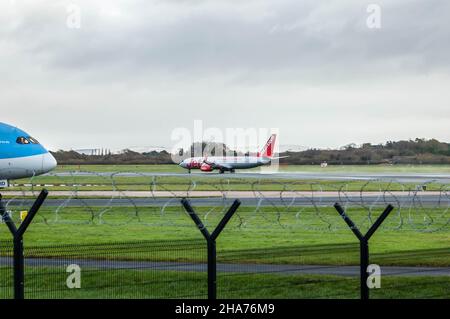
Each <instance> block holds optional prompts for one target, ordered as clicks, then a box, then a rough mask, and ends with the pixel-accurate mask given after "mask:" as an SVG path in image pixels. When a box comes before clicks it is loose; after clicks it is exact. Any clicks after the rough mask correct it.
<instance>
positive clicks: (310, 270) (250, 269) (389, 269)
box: [0, 257, 450, 277]
mask: <svg viewBox="0 0 450 319" xmlns="http://www.w3.org/2000/svg"><path fill="white" fill-rule="evenodd" d="M11 263H12V259H11V258H9V257H0V265H11ZM25 264H26V265H27V266H41V267H42V266H62V265H70V264H77V265H79V266H80V267H82V268H90V267H92V268H103V269H130V270H131V269H139V270H149V271H192V272H204V271H206V269H207V265H206V264H198V263H178V262H145V261H115V260H89V259H64V258H26V259H25ZM381 270H382V273H383V276H450V268H449V267H405V266H401V267H399V266H385V267H382V268H381ZM217 271H218V272H219V273H220V272H223V273H265V274H270V273H272V274H280V275H293V274H296V275H336V276H351V277H353V276H359V271H360V268H359V266H321V265H269V264H236V263H233V264H224V263H218V264H217Z"/></svg>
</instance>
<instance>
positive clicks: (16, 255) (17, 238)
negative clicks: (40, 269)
mask: <svg viewBox="0 0 450 319" xmlns="http://www.w3.org/2000/svg"><path fill="white" fill-rule="evenodd" d="M47 196H48V191H47V190H46V189H44V190H42V191H41V193H40V194H39V196H38V198H37V199H36V201H35V202H34V204H33V206H32V207H31V209H30V211H29V212H28V215H27V217H26V218H25V219H24V221H23V222H22V223H21V224H20V226H19V228H16V225H15V224H14V221H13V220H12V219H11V216H9V214H8V213H7V212H6V208H5V205H4V204H3V201H2V196H1V195H0V215H1V216H2V218H3V220H4V222H5V224H6V226H7V227H8V229H9V231H10V232H11V234H12V235H13V249H14V251H13V267H14V299H25V256H24V252H23V250H24V249H23V235H24V233H25V232H26V231H27V229H28V226H30V224H31V222H32V221H33V218H34V216H35V215H36V213H37V212H38V211H39V209H40V208H41V206H42V204H43V203H44V201H45V199H46V198H47Z"/></svg>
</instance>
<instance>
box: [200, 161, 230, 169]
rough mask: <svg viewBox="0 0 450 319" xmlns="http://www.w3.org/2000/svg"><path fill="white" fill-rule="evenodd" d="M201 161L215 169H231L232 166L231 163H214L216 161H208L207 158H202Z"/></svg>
mask: <svg viewBox="0 0 450 319" xmlns="http://www.w3.org/2000/svg"><path fill="white" fill-rule="evenodd" d="M203 163H205V164H208V165H209V166H211V167H212V168H215V169H221V168H223V169H233V167H232V166H231V165H228V164H218V163H216V162H210V161H208V159H207V158H205V159H204V160H203Z"/></svg>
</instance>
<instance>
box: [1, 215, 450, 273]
mask: <svg viewBox="0 0 450 319" xmlns="http://www.w3.org/2000/svg"><path fill="white" fill-rule="evenodd" d="M197 210H198V212H199V214H200V216H201V218H202V219H203V221H204V222H205V224H206V225H207V227H208V228H209V229H212V228H213V227H214V226H215V225H217V223H218V221H219V219H220V218H221V216H223V215H222V212H221V210H220V209H218V208H215V209H214V208H206V207H203V208H198V209H197ZM348 213H349V215H350V216H351V217H352V218H353V219H354V220H355V222H356V223H357V224H358V225H360V226H361V227H362V229H363V231H365V230H367V227H368V226H369V225H370V223H369V221H368V219H367V216H368V213H367V212H364V213H362V212H361V211H356V210H354V209H349V211H348ZM379 213H380V210H376V211H375V212H373V216H372V218H373V219H375V218H376V216H377V215H378V214H379ZM408 213H409V212H408V211H404V212H402V214H403V215H404V217H408ZM410 213H411V214H410V216H409V217H411V218H413V220H414V224H410V223H408V220H404V221H403V222H404V224H403V225H402V226H401V229H397V228H399V226H400V221H401V220H400V218H399V216H398V215H397V213H396V212H394V213H393V214H392V215H391V216H390V217H389V218H388V219H387V220H386V221H385V223H384V225H383V226H382V228H381V229H380V230H379V231H378V232H377V233H376V234H375V236H374V237H373V238H372V239H371V253H372V259H373V261H374V262H378V261H379V262H380V263H381V264H383V265H427V266H450V252H448V247H450V244H449V243H450V231H449V230H448V226H446V224H447V222H448V217H447V216H446V214H447V212H446V210H442V209H441V210H439V209H435V210H432V211H428V210H424V211H415V212H410ZM15 217H16V218H17V214H16V215H15ZM431 219H433V220H434V222H433V223H432V224H431V225H428V226H426V225H425V224H426V222H429V221H431ZM424 223H425V224H424ZM3 227H4V231H2V232H0V240H8V239H9V238H10V234H9V233H8V232H7V230H6V226H5V225H3ZM441 228H442V229H441ZM430 230H434V231H433V232H426V231H430ZM191 238H197V239H201V238H202V237H201V235H200V233H199V231H198V230H197V229H196V227H195V226H194V224H193V222H192V220H191V219H190V218H189V217H188V216H187V215H186V213H185V212H184V211H183V210H182V209H181V208H177V207H169V208H166V210H165V211H161V208H159V207H147V208H138V210H136V208H133V207H123V208H113V209H109V210H104V208H95V209H92V210H91V209H86V208H65V209H62V210H61V211H60V212H59V213H58V214H55V212H54V211H53V210H48V209H45V208H43V209H42V211H41V212H40V213H39V214H38V215H37V216H36V218H35V220H34V222H33V224H32V225H31V227H30V228H29V230H28V231H27V233H26V235H25V242H26V244H27V245H32V246H36V245H54V244H80V243H81V244H95V243H110V242H130V241H143V240H144V241H154V240H158V241H168V242H170V241H177V240H183V239H186V240H188V239H191ZM218 247H219V249H220V251H221V252H222V253H223V254H224V255H223V256H222V257H220V258H224V259H225V260H226V259H227V258H231V257H230V256H233V252H236V251H237V252H238V253H237V257H236V258H238V261H239V262H247V263H291V264H331V265H357V264H358V262H359V260H358V247H357V240H356V238H355V236H354V235H353V233H352V232H351V231H350V230H349V229H348V228H347V226H346V225H345V223H344V222H343V220H342V219H341V218H340V217H339V216H338V214H337V213H336V212H335V211H334V209H333V208H320V209H315V208H312V207H310V208H305V207H303V208H299V209H298V210H294V209H290V210H286V211H278V212H277V211H275V210H274V209H273V208H263V209H260V210H259V211H255V208H254V207H241V208H240V209H239V211H238V214H237V215H236V216H235V217H233V219H232V220H231V222H230V224H229V225H227V227H226V229H225V230H224V232H223V233H222V234H221V235H220V237H219V239H218ZM49 254H50V255H51V256H58V254H59V253H58V251H56V250H54V254H53V255H52V253H51V252H49ZM227 254H228V255H227ZM230 254H231V255H230ZM121 256H122V258H124V259H127V258H130V257H129V256H128V255H127V254H126V253H124V252H121V253H120V254H118V255H116V256H115V257H116V258H120V257H121ZM227 256H228V257H227ZM136 258H138V257H136ZM152 258H153V259H157V260H177V258H178V256H177V255H174V256H170V255H167V254H166V255H164V254H163V253H161V254H160V255H155V256H153V257H152ZM188 259H189V258H188ZM190 260H193V261H198V258H197V257H195V256H193V257H190Z"/></svg>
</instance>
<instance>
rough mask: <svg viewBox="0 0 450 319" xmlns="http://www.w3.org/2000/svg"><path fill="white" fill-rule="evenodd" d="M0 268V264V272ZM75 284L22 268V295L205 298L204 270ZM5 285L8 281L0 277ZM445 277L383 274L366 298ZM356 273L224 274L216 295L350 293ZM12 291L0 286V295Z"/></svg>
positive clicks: (432, 286)
mask: <svg viewBox="0 0 450 319" xmlns="http://www.w3.org/2000/svg"><path fill="white" fill-rule="evenodd" d="M4 271H5V269H1V268H0V272H4ZM82 274H83V275H82V287H81V289H68V288H67V287H66V286H65V283H66V278H67V273H66V272H65V269H64V268H60V269H55V268H45V267H40V268H37V267H36V268H28V271H27V274H26V283H27V284H26V287H27V288H26V290H25V296H26V298H27V299H54V298H58V299H59V298H61V299H64V298H66V299H67V298H69V299H108V298H110V299H118V298H119V299H126V298H136V299H141V298H142V299H143V298H145V299H152V298H154V299H156V298H167V299H169V298H175V299H183V298H189V299H198V298H201V299H203V298H206V296H207V287H206V274H205V273H189V272H170V271H164V272H162V271H159V272H158V271H138V270H119V271H112V272H111V271H109V272H108V273H105V272H102V271H100V272H99V271H96V270H95V269H85V270H84V271H83V273H82ZM0 276H2V274H0ZM3 284H6V286H7V287H9V286H10V284H11V282H4V283H3ZM449 286H450V278H446V277H444V278H442V277H396V278H394V277H385V278H383V279H382V286H381V289H376V290H372V292H371V298H374V299H377V298H384V299H389V298H395V299H401V298H446V299H448V298H450V290H449V289H448V288H449ZM358 287H359V282H358V278H354V277H353V278H346V277H338V276H311V275H277V274H245V275H242V274H227V275H226V276H220V275H219V277H218V298H219V299H222V298H223V299H226V298H232V299H241V298H242V299H280V298H283V299H326V298H333V299H356V298H359V288H358ZM11 297H12V291H11V289H8V288H6V287H4V288H3V289H1V288H0V298H2V299H4V298H11Z"/></svg>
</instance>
